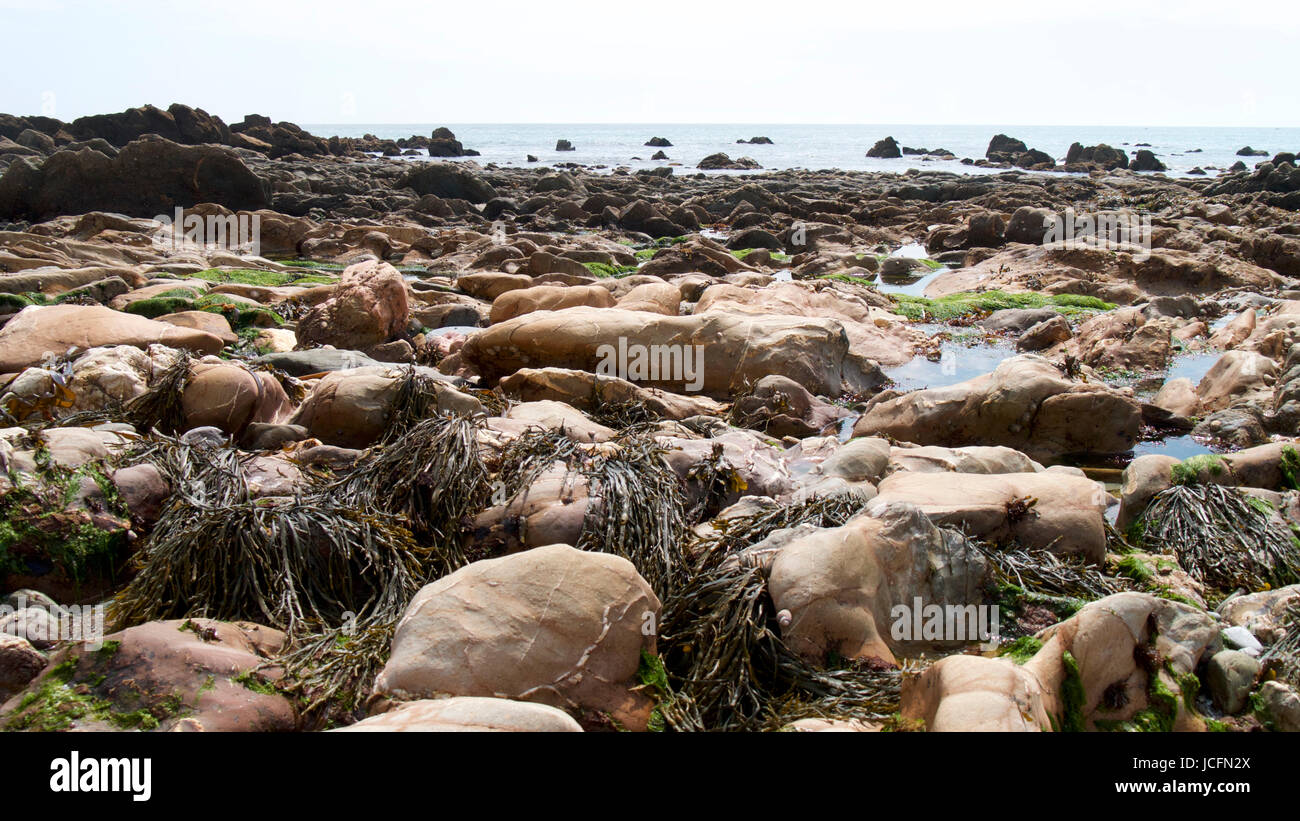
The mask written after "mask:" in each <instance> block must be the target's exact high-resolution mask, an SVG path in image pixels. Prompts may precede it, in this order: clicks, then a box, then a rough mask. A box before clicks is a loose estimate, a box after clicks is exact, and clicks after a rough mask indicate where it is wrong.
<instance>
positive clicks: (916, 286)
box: [876, 268, 948, 296]
mask: <svg viewBox="0 0 1300 821" xmlns="http://www.w3.org/2000/svg"><path fill="white" fill-rule="evenodd" d="M947 272H948V269H947V268H935V269H934V270H932V271H925V272H924V273H922V274H920V275H919V276H915V277H890V278H889V279H883V278H882V277H881V276H880V275H879V274H877V275H876V290H878V291H880V292H881V293H883V294H903V295H904V296H925V288H926V286H927V285H929V284H930V283H931V282H932V281H933V280H934V279H935V278H936V277H938V276H939V275H940V274H945V273H947Z"/></svg>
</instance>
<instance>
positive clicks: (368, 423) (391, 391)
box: [287, 365, 483, 448]
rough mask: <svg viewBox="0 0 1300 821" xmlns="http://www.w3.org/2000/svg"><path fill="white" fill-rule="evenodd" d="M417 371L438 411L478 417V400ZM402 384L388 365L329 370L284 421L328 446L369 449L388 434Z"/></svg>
mask: <svg viewBox="0 0 1300 821" xmlns="http://www.w3.org/2000/svg"><path fill="white" fill-rule="evenodd" d="M417 372H418V373H420V374H423V375H424V376H427V377H428V379H429V385H430V386H431V388H432V389H433V391H434V394H435V405H436V407H437V410H438V411H439V412H448V413H458V414H467V415H468V414H477V413H482V412H483V406H482V404H481V403H480V402H479V401H478V400H477V399H475V398H474V397H472V396H469V395H467V394H464V393H461V392H460V391H458V390H456V389H455V388H453V387H451V386H450V385H449V384H447V382H446V381H445V380H446V379H447V377H446V376H444V375H442V374H440V373H438V372H437V371H432V370H429V369H427V368H420V369H417ZM404 379H405V371H404V370H403V369H401V368H394V367H389V366H387V365H372V366H369V367H363V368H351V369H348V370H342V371H333V372H331V373H328V374H326V375H325V376H323V377H321V379H320V381H318V382H317V383H316V385H315V386H314V387H313V388H312V390H311V393H309V394H308V395H307V398H306V399H304V400H303V403H302V404H301V405H300V406H299V407H298V410H297V411H295V412H294V414H293V416H292V417H291V418H289V419H288V420H287V421H288V422H289V423H290V424H293V425H302V426H303V427H305V428H306V429H307V430H309V431H311V435H312V436H314V437H315V438H317V439H319V440H321V442H323V443H325V444H327V445H337V446H339V447H346V448H364V447H368V446H369V445H372V444H374V443H375V442H376V441H377V440H379V439H380V438H381V437H382V436H383V435H384V433H385V432H387V430H388V423H389V419H390V417H391V416H392V412H393V404H394V402H396V400H397V396H398V393H399V391H400V389H401V386H402V382H403V381H404Z"/></svg>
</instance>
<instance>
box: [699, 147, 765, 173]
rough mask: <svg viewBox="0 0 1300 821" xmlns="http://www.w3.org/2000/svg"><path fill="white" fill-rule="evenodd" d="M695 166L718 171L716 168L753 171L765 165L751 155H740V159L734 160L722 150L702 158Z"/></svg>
mask: <svg viewBox="0 0 1300 821" xmlns="http://www.w3.org/2000/svg"><path fill="white" fill-rule="evenodd" d="M695 167H696V168H699V169H701V170H704V171H716V170H730V171H751V170H754V169H758V168H762V167H763V166H761V165H759V164H758V162H757V161H756V160H754V159H752V158H750V157H740V158H739V159H735V160H733V159H731V157H728V156H727V155H726V154H723V153H722V152H718V153H717V154H710V155H709V156H707V157H705V158H704V159H702V160H700V164H699V165H697V166H695Z"/></svg>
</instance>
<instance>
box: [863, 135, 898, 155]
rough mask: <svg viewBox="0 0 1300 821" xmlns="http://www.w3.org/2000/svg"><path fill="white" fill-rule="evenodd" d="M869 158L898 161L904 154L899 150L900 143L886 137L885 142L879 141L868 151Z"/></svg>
mask: <svg viewBox="0 0 1300 821" xmlns="http://www.w3.org/2000/svg"><path fill="white" fill-rule="evenodd" d="M867 156H868V157H875V158H878V159H897V158H898V157H901V156H903V152H902V151H901V150H899V148H898V141H897V140H895V139H894V138H893V137H886V138H884V139H883V140H877V141H876V144H875V145H873V146H871V147H870V148H868V149H867Z"/></svg>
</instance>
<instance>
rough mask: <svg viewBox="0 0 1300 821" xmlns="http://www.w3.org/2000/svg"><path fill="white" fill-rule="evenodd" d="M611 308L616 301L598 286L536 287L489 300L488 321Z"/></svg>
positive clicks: (521, 289)
mask: <svg viewBox="0 0 1300 821" xmlns="http://www.w3.org/2000/svg"><path fill="white" fill-rule="evenodd" d="M665 284H666V283H665ZM669 287H671V286H669ZM673 290H674V292H675V291H676V289H675V288H674V289H673ZM614 305H615V299H614V297H613V295H612V294H610V292H609V289H608V288H603V287H601V286H600V285H577V286H569V287H565V286H563V285H535V286H533V287H531V288H520V289H516V290H513V291H506V292H505V293H503V294H501V295H500V296H498V297H497V298H496V299H494V300H492V313H491V315H490V316H489V321H490V322H491V323H492V324H494V325H495V324H496V323H498V322H505V321H506V320H507V319H514V318H515V317H517V316H522V315H524V314H528V313H532V312H533V311H558V310H562V309H564V308H574V307H579V306H586V307H591V308H612V307H614Z"/></svg>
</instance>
